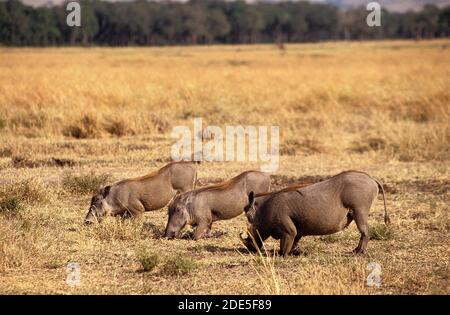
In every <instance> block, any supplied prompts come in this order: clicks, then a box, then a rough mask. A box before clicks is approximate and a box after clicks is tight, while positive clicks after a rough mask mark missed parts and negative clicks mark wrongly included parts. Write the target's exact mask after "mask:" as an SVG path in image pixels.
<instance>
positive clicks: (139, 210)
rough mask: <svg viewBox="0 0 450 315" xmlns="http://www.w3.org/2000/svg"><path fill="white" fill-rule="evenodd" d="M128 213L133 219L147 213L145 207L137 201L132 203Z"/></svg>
mask: <svg viewBox="0 0 450 315" xmlns="http://www.w3.org/2000/svg"><path fill="white" fill-rule="evenodd" d="M126 211H127V212H128V213H129V214H130V216H131V217H132V218H137V217H140V216H141V215H142V214H143V213H144V212H145V207H144V205H143V204H142V202H140V201H139V200H135V201H134V202H132V203H130V205H129V207H128V209H126Z"/></svg>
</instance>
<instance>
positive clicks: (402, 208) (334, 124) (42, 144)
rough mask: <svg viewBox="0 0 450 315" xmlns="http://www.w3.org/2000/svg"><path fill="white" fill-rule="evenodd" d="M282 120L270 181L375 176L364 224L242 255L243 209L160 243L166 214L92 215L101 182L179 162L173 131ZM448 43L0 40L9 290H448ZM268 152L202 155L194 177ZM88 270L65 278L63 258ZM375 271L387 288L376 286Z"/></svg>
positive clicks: (237, 166) (0, 147) (1, 223)
mask: <svg viewBox="0 0 450 315" xmlns="http://www.w3.org/2000/svg"><path fill="white" fill-rule="evenodd" d="M194 117H201V118H203V123H204V125H219V126H223V125H227V124H228V125H238V124H243V125H279V126H280V133H281V143H280V153H281V158H280V168H279V170H278V171H277V172H276V173H274V174H272V181H273V187H274V188H281V187H284V186H286V185H287V184H291V183H299V182H311V181H317V180H320V179H321V178H324V177H326V176H330V175H334V174H337V173H339V172H340V171H342V170H347V169H357V170H362V171H366V172H368V173H369V174H371V175H373V176H374V177H376V178H378V179H380V180H381V181H382V182H383V183H384V185H385V189H386V192H387V194H386V197H387V206H388V212H389V213H390V216H391V221H392V223H391V225H390V226H389V227H385V226H384V223H383V219H382V215H383V206H382V204H383V203H382V201H381V200H377V201H376V202H375V204H374V205H373V207H372V210H371V214H370V221H369V222H370V224H371V226H372V240H371V241H370V242H369V246H368V253H367V254H365V255H362V256H353V255H351V254H350V252H351V250H352V249H353V248H354V247H356V245H357V243H358V240H359V233H358V232H357V229H356V226H355V224H354V223H352V224H351V225H350V226H349V228H348V229H347V230H345V231H343V232H340V233H337V234H335V235H332V236H325V237H305V238H304V239H302V240H301V244H300V246H301V252H300V255H298V256H293V257H289V258H287V259H281V258H279V257H275V258H270V253H271V251H272V249H278V246H279V245H278V243H277V242H275V241H274V240H270V241H268V242H267V243H266V245H267V250H268V252H269V257H257V256H254V255H249V254H248V253H247V252H246V251H245V250H244V248H243V246H242V245H241V243H240V240H239V237H238V235H239V233H240V232H243V231H245V229H246V219H245V217H244V216H242V215H241V216H239V217H238V218H235V219H233V220H229V221H221V222H217V223H215V224H214V225H213V235H212V236H211V237H209V238H206V239H202V240H200V241H197V242H195V241H193V240H192V239H190V238H191V236H192V232H191V230H190V229H187V230H186V231H185V235H184V238H183V239H181V240H173V241H169V240H165V239H163V238H162V237H161V236H162V233H163V231H164V227H165V223H166V220H167V209H162V210H159V211H155V212H151V213H146V214H145V215H144V216H143V218H142V219H137V220H122V219H116V218H110V219H108V220H106V221H105V222H103V223H102V224H101V225H96V226H91V227H87V226H84V225H83V224H82V223H83V219H84V216H85V214H86V212H87V210H88V206H89V202H90V197H91V194H92V192H93V191H95V190H97V189H98V187H99V186H101V185H104V184H106V183H113V182H114V181H116V180H120V179H124V178H127V177H131V176H138V175H142V174H145V173H148V172H150V171H152V170H154V169H156V168H158V167H160V166H163V165H164V164H165V163H166V162H168V161H169V160H170V147H171V145H172V143H174V141H175V140H174V139H172V138H171V137H170V133H171V130H172V127H174V126H177V125H187V126H192V119H193V118H194ZM449 119H450V41H449V40H441V41H420V42H413V41H405V42H401V41H392V42H391V41H387V42H361V43H321V44H302V45H286V46H284V48H282V47H277V46H273V45H258V46H211V47H170V48H117V49H109V48H59V49H57V48H55V49H25V48H23V49H14V48H0V293H3V294H10V293H63V294H67V293H71V294H79V293H84V294H85V293H87V294H89V293H119V294H161V293H163V294H173V293H181V294H198V293H207V294H209V293H229V294H263V293H281V294H311V293H319V294H323V293H332V294H383V293H387V294H390V293H399V294H434V293H435V294H449V293H450V286H449V273H450V268H449V258H450V257H449V254H450V253H449V251H450V246H449V244H450V243H449V229H450V223H449V218H448V212H449V203H450V172H449V168H450V124H449ZM258 166H259V165H258V163H250V162H248V163H241V162H227V163H225V162H224V163H218V162H215V163H212V162H204V163H202V164H201V165H200V166H198V174H199V185H206V184H208V183H213V182H218V181H220V180H222V179H226V178H230V177H232V176H235V175H237V174H238V173H240V172H241V171H244V170H247V169H251V168H258ZM69 262H77V263H78V264H79V265H80V267H81V283H80V285H79V286H73V287H70V286H68V285H67V284H66V277H67V270H66V267H67V264H68V263H69ZM370 262H377V263H379V264H380V266H381V272H382V273H381V279H382V285H381V287H379V288H377V287H368V286H366V277H367V276H368V274H369V272H370V270H367V265H368V264H369V263H370Z"/></svg>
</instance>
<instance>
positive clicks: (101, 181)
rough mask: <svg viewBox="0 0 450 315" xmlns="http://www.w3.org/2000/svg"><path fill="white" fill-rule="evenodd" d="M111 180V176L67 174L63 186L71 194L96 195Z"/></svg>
mask: <svg viewBox="0 0 450 315" xmlns="http://www.w3.org/2000/svg"><path fill="white" fill-rule="evenodd" d="M109 179H110V175H109V174H95V173H90V174H83V175H72V174H66V175H64V177H63V180H62V186H63V188H64V189H65V190H67V191H69V192H71V193H75V194H80V195H86V194H94V193H96V192H97V191H98V190H99V189H100V188H101V187H102V186H104V185H105V184H106V183H107V182H108V180H109Z"/></svg>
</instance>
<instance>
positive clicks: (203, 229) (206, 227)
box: [194, 221, 211, 240]
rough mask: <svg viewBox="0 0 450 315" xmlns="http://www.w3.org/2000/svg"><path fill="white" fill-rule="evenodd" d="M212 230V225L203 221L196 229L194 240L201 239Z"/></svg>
mask: <svg viewBox="0 0 450 315" xmlns="http://www.w3.org/2000/svg"><path fill="white" fill-rule="evenodd" d="M210 229H211V224H210V223H209V222H205V221H202V222H200V223H199V224H198V225H197V227H196V228H195V232H194V240H199V239H201V238H202V237H203V236H204V235H205V234H206V233H207V232H209V231H210Z"/></svg>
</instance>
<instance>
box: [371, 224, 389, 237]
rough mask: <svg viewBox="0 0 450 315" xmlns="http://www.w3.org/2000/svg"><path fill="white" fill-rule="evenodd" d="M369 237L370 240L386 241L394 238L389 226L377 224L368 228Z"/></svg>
mask: <svg viewBox="0 0 450 315" xmlns="http://www.w3.org/2000/svg"><path fill="white" fill-rule="evenodd" d="M369 235H370V239H371V240H377V241H387V240H390V239H392V238H393V237H394V232H393V231H392V229H391V228H390V227H389V226H387V225H384V224H379V225H374V226H372V227H370V231H369Z"/></svg>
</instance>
